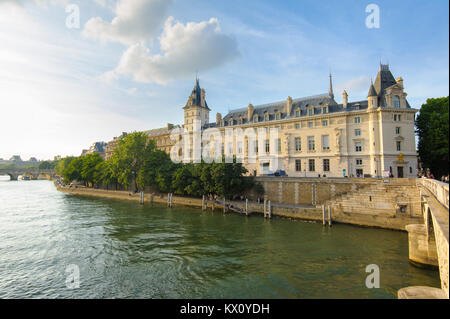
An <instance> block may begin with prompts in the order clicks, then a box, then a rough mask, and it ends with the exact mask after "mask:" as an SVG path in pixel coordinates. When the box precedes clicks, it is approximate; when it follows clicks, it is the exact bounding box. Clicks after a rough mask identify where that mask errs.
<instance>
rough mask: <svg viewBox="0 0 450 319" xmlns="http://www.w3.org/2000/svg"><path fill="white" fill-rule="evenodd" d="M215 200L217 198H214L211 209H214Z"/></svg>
mask: <svg viewBox="0 0 450 319" xmlns="http://www.w3.org/2000/svg"><path fill="white" fill-rule="evenodd" d="M214 201H215V199H213V200H212V204H211V211H214Z"/></svg>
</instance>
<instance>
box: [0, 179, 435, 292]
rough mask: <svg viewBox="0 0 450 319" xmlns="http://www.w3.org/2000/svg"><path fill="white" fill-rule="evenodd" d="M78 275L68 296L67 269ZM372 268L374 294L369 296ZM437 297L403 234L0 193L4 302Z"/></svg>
mask: <svg viewBox="0 0 450 319" xmlns="http://www.w3.org/2000/svg"><path fill="white" fill-rule="evenodd" d="M70 264H75V265H77V266H78V267H79V268H80V277H81V283H80V288H79V289H68V288H67V287H66V284H65V281H66V276H67V274H66V273H65V270H66V267H67V265H70ZM369 264H377V265H378V266H379V267H380V272H381V288H380V289H367V288H366V287H365V279H366V276H367V275H368V274H367V273H365V268H366V266H367V265H369ZM410 285H428V286H435V287H439V285H440V282H439V274H438V272H437V271H430V270H423V269H419V268H416V267H414V266H412V265H410V264H409V262H408V238H407V234H406V233H403V232H395V231H387V230H380V229H371V228H359V227H353V226H348V225H339V224H338V225H334V226H333V227H332V228H328V227H325V228H324V227H323V226H322V225H321V224H319V223H308V222H301V221H290V220H284V219H273V220H264V219H263V218H261V217H256V216H253V217H249V218H246V217H242V216H238V215H232V214H230V215H223V214H222V213H220V212H217V213H211V212H210V211H208V212H202V211H201V210H197V209H191V208H185V207H176V208H173V209H168V208H166V207H164V206H154V207H150V205H145V206H141V205H138V204H137V203H130V202H121V201H113V200H104V199H90V198H83V197H76V196H71V195H67V194H63V193H59V192H57V191H56V190H55V188H54V186H53V184H52V183H51V182H48V181H32V182H5V183H0V298H395V297H396V292H397V290H398V289H399V288H402V287H405V286H410Z"/></svg>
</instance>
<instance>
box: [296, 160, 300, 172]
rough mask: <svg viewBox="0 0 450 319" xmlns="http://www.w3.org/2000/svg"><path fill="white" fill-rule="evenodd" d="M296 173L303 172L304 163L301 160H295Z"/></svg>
mask: <svg viewBox="0 0 450 319" xmlns="http://www.w3.org/2000/svg"><path fill="white" fill-rule="evenodd" d="M295 171H296V172H301V171H302V161H301V160H295Z"/></svg>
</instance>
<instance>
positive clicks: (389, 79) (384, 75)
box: [374, 64, 397, 96]
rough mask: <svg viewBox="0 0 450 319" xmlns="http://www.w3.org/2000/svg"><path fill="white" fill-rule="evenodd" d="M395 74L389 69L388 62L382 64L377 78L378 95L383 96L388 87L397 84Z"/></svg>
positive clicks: (376, 88)
mask: <svg viewBox="0 0 450 319" xmlns="http://www.w3.org/2000/svg"><path fill="white" fill-rule="evenodd" d="M396 83H397V82H396V81H395V78H394V76H393V75H392V73H391V71H390V70H389V65H388V64H381V65H380V70H379V71H378V74H377V78H376V80H375V84H374V86H375V90H376V91H377V95H378V96H381V95H383V94H384V90H385V89H387V88H388V87H390V86H392V85H394V84H396Z"/></svg>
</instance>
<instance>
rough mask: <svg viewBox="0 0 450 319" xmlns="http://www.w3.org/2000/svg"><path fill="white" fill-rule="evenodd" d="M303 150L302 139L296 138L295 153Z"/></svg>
mask: <svg viewBox="0 0 450 319" xmlns="http://www.w3.org/2000/svg"><path fill="white" fill-rule="evenodd" d="M301 150H302V139H301V138H300V137H296V138H295V151H296V152H300V151H301Z"/></svg>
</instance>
